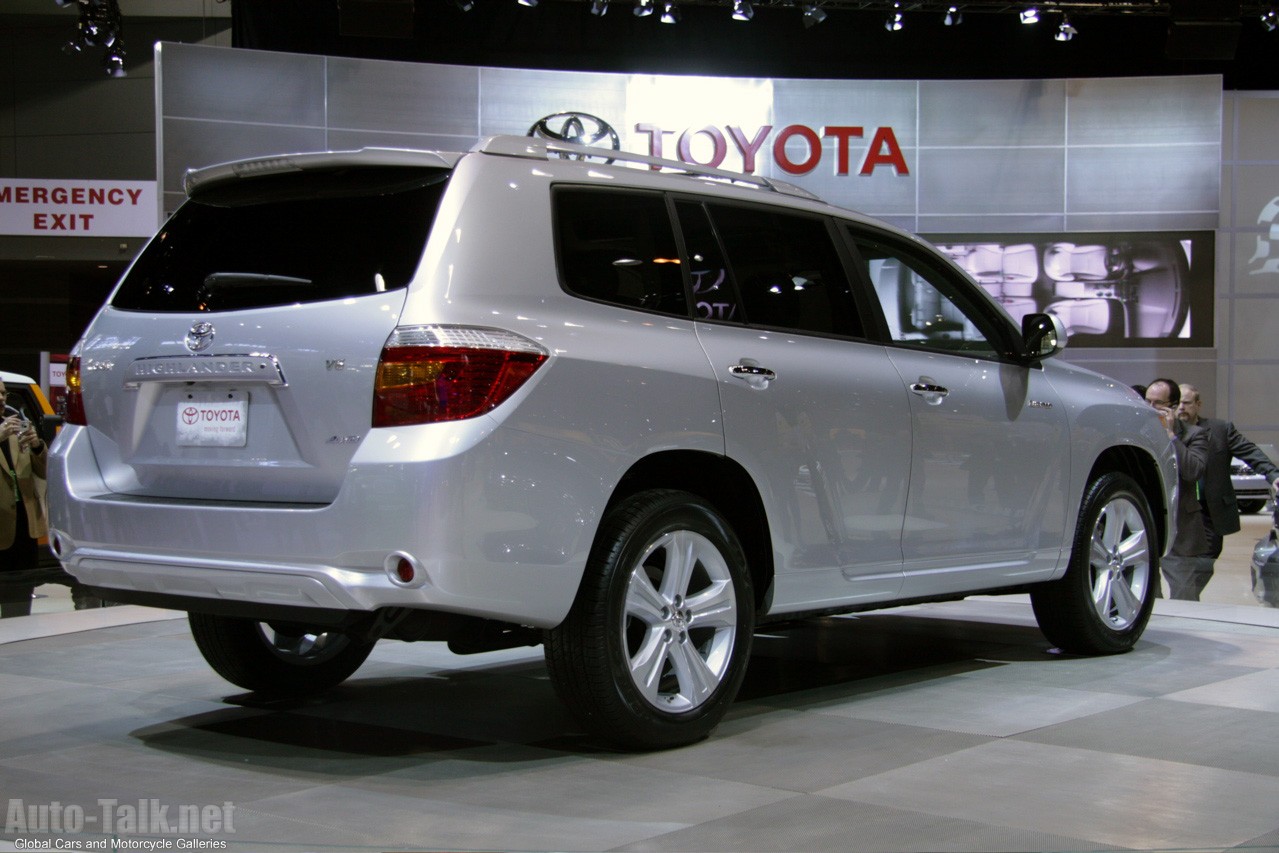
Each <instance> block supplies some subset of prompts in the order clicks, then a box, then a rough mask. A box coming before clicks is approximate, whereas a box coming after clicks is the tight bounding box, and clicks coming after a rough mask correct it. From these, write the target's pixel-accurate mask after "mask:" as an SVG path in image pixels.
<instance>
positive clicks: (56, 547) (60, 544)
mask: <svg viewBox="0 0 1279 853" xmlns="http://www.w3.org/2000/svg"><path fill="white" fill-rule="evenodd" d="M74 550H75V546H74V545H73V544H72V543H71V540H70V539H69V538H68V537H67V535H66V534H65V533H63V532H62V531H60V530H50V531H49V551H50V552H52V554H53V556H55V557H57V558H58V559H59V560H62V559H64V558H65V557H66V556H67V555H68V554H70V553H71V552H72V551H74Z"/></svg>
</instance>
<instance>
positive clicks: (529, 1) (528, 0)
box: [519, 0, 537, 9]
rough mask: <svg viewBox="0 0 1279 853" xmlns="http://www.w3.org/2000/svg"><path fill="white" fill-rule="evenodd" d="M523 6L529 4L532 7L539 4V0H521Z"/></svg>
mask: <svg viewBox="0 0 1279 853" xmlns="http://www.w3.org/2000/svg"><path fill="white" fill-rule="evenodd" d="M519 4H520V5H521V6H528V7H529V8H530V9H531V8H533V7H534V6H536V5H537V0H519Z"/></svg>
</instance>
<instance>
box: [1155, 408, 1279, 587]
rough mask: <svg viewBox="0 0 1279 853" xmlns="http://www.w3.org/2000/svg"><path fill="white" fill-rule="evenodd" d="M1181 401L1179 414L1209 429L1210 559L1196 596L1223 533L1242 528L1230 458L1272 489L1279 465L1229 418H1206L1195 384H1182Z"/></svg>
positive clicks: (1206, 509) (1205, 489) (1203, 495)
mask: <svg viewBox="0 0 1279 853" xmlns="http://www.w3.org/2000/svg"><path fill="white" fill-rule="evenodd" d="M1180 390H1181V402H1180V404H1179V405H1178V407H1177V417H1178V418H1180V419H1181V420H1183V421H1185V422H1186V423H1188V424H1191V425H1192V426H1197V427H1199V428H1201V429H1203V430H1205V431H1206V432H1207V433H1208V461H1207V465H1206V467H1205V470H1204V475H1203V479H1202V480H1201V481H1200V488H1199V501H1200V503H1201V504H1202V506H1203V513H1202V514H1201V515H1200V517H1201V518H1202V519H1203V524H1204V533H1205V535H1206V536H1207V539H1208V552H1207V555H1206V556H1208V557H1209V558H1210V560H1209V561H1208V563H1207V568H1206V571H1204V570H1201V571H1200V572H1199V573H1198V574H1197V575H1196V577H1195V578H1194V582H1195V589H1194V598H1195V600H1196V601H1198V600H1199V593H1201V592H1203V588H1204V587H1205V586H1206V585H1207V584H1208V581H1209V579H1211V578H1212V573H1213V563H1215V562H1216V560H1217V558H1218V557H1219V556H1221V547H1222V544H1223V537H1225V536H1227V535H1229V534H1231V533H1238V532H1239V507H1238V505H1237V504H1236V503H1235V490H1234V487H1233V486H1232V485H1231V483H1230V462H1231V459H1232V457H1238V458H1239V459H1242V460H1243V461H1244V462H1246V463H1247V464H1248V467H1249V468H1251V469H1252V470H1253V471H1256V472H1257V473H1258V474H1261V475H1262V476H1263V477H1265V478H1266V480H1267V481H1268V482H1269V483H1270V489H1271V493H1272V494H1274V493H1275V491H1276V490H1277V489H1279V467H1276V466H1275V464H1274V463H1273V462H1271V461H1270V457H1268V456H1266V454H1265V451H1263V450H1262V449H1261V448H1259V447H1257V445H1255V444H1253V443H1252V442H1251V441H1249V440H1248V439H1247V437H1246V436H1244V435H1243V434H1242V433H1241V432H1239V430H1237V429H1235V425H1234V424H1233V423H1231V422H1230V421H1226V420H1220V419H1218V418H1205V417H1204V416H1203V415H1202V414H1200V412H1201V410H1202V408H1203V399H1202V398H1201V397H1200V396H1199V389H1198V388H1196V387H1195V386H1193V385H1182V386H1181V389H1180Z"/></svg>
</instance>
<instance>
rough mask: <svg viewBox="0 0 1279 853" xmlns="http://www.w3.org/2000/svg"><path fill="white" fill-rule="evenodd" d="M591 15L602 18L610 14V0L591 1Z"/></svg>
mask: <svg viewBox="0 0 1279 853" xmlns="http://www.w3.org/2000/svg"><path fill="white" fill-rule="evenodd" d="M591 14H592V15H594V16H595V17H597V18H602V17H604V16H605V15H607V14H608V0H591Z"/></svg>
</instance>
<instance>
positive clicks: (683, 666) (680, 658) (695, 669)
mask: <svg viewBox="0 0 1279 853" xmlns="http://www.w3.org/2000/svg"><path fill="white" fill-rule="evenodd" d="M670 662H671V666H672V667H673V668H674V670H675V678H676V680H677V681H678V682H679V697H680V698H681V699H683V700H687V701H689V702H690V703H691V704H694V705H698V704H701V703H702V701H704V700H705V699H706V697H707V696H709V695H710V694H711V692H712V691H714V690H715V688H716V687H718V686H719V681H720V674H719V673H717V672H715V671H714V670H712V669H711V668H710V667H709V666H707V663H706V661H705V660H703V659H702V656H701V655H700V654H698V651H697V649H696V648H695V647H694V646H693V644H692V643H691V642H689V641H688V640H687V639H686V640H685V641H684V642H682V643H672V644H671V645H670Z"/></svg>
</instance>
